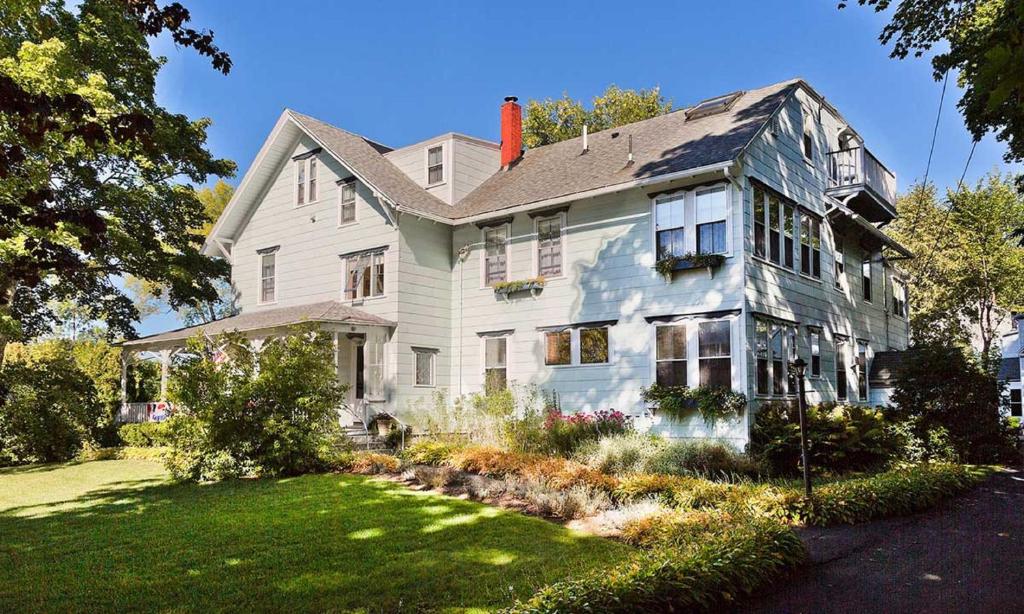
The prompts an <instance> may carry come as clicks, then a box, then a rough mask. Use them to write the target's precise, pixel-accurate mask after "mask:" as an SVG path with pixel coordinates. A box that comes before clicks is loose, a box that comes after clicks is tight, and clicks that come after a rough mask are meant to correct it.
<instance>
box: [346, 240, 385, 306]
mask: <svg viewBox="0 0 1024 614" xmlns="http://www.w3.org/2000/svg"><path fill="white" fill-rule="evenodd" d="M383 295H384V252H375V253H364V254H359V255H357V256H352V257H350V258H346V259H345V299H346V300H357V299H362V298H369V297H373V296H383Z"/></svg>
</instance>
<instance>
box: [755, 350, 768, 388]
mask: <svg viewBox="0 0 1024 614" xmlns="http://www.w3.org/2000/svg"><path fill="white" fill-rule="evenodd" d="M757 392H758V393H759V394H768V360H767V359H766V358H758V359H757Z"/></svg>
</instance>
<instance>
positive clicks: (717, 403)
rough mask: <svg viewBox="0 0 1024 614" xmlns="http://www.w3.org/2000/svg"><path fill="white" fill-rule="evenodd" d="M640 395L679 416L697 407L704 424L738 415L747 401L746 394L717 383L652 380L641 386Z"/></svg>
mask: <svg viewBox="0 0 1024 614" xmlns="http://www.w3.org/2000/svg"><path fill="white" fill-rule="evenodd" d="M640 396H641V397H642V398H643V400H644V401H647V402H648V403H651V404H654V405H656V406H657V409H658V411H659V412H661V413H663V414H666V415H668V416H669V417H672V418H676V419H681V418H685V417H686V416H689V415H690V414H692V413H693V412H694V411H697V412H699V413H700V415H701V417H702V418H704V422H706V423H707V424H714V423H715V422H717V421H718V420H721V419H725V418H731V417H733V416H739V415H740V414H742V413H743V408H744V407H746V405H747V397H746V395H744V394H741V393H739V392H733V391H732V390H729V389H728V388H722V387H718V386H697V387H696V388H689V387H687V386H660V385H658V384H654V385H652V386H651V387H650V388H644V389H643V391H642V392H641V395H640Z"/></svg>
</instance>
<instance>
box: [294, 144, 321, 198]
mask: <svg viewBox="0 0 1024 614" xmlns="http://www.w3.org/2000/svg"><path fill="white" fill-rule="evenodd" d="M317 166H318V164H317V161H316V156H315V155H309V157H306V158H302V159H300V160H296V161H295V204H296V205H304V204H306V203H312V202H316V198H317V181H316V179H317Z"/></svg>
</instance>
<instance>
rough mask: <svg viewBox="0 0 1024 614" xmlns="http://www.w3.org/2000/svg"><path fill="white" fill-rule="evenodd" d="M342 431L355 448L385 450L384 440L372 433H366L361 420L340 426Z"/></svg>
mask: <svg viewBox="0 0 1024 614" xmlns="http://www.w3.org/2000/svg"><path fill="white" fill-rule="evenodd" d="M342 432H343V433H344V434H345V436H346V437H348V438H349V440H350V441H351V442H352V445H354V446H355V448H356V449H357V450H370V451H383V450H387V446H386V445H384V440H383V439H381V438H380V437H378V436H377V435H376V434H374V433H367V432H366V427H364V426H363V423H362V422H359V421H356V422H354V423H353V424H351V425H347V426H344V427H342Z"/></svg>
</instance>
